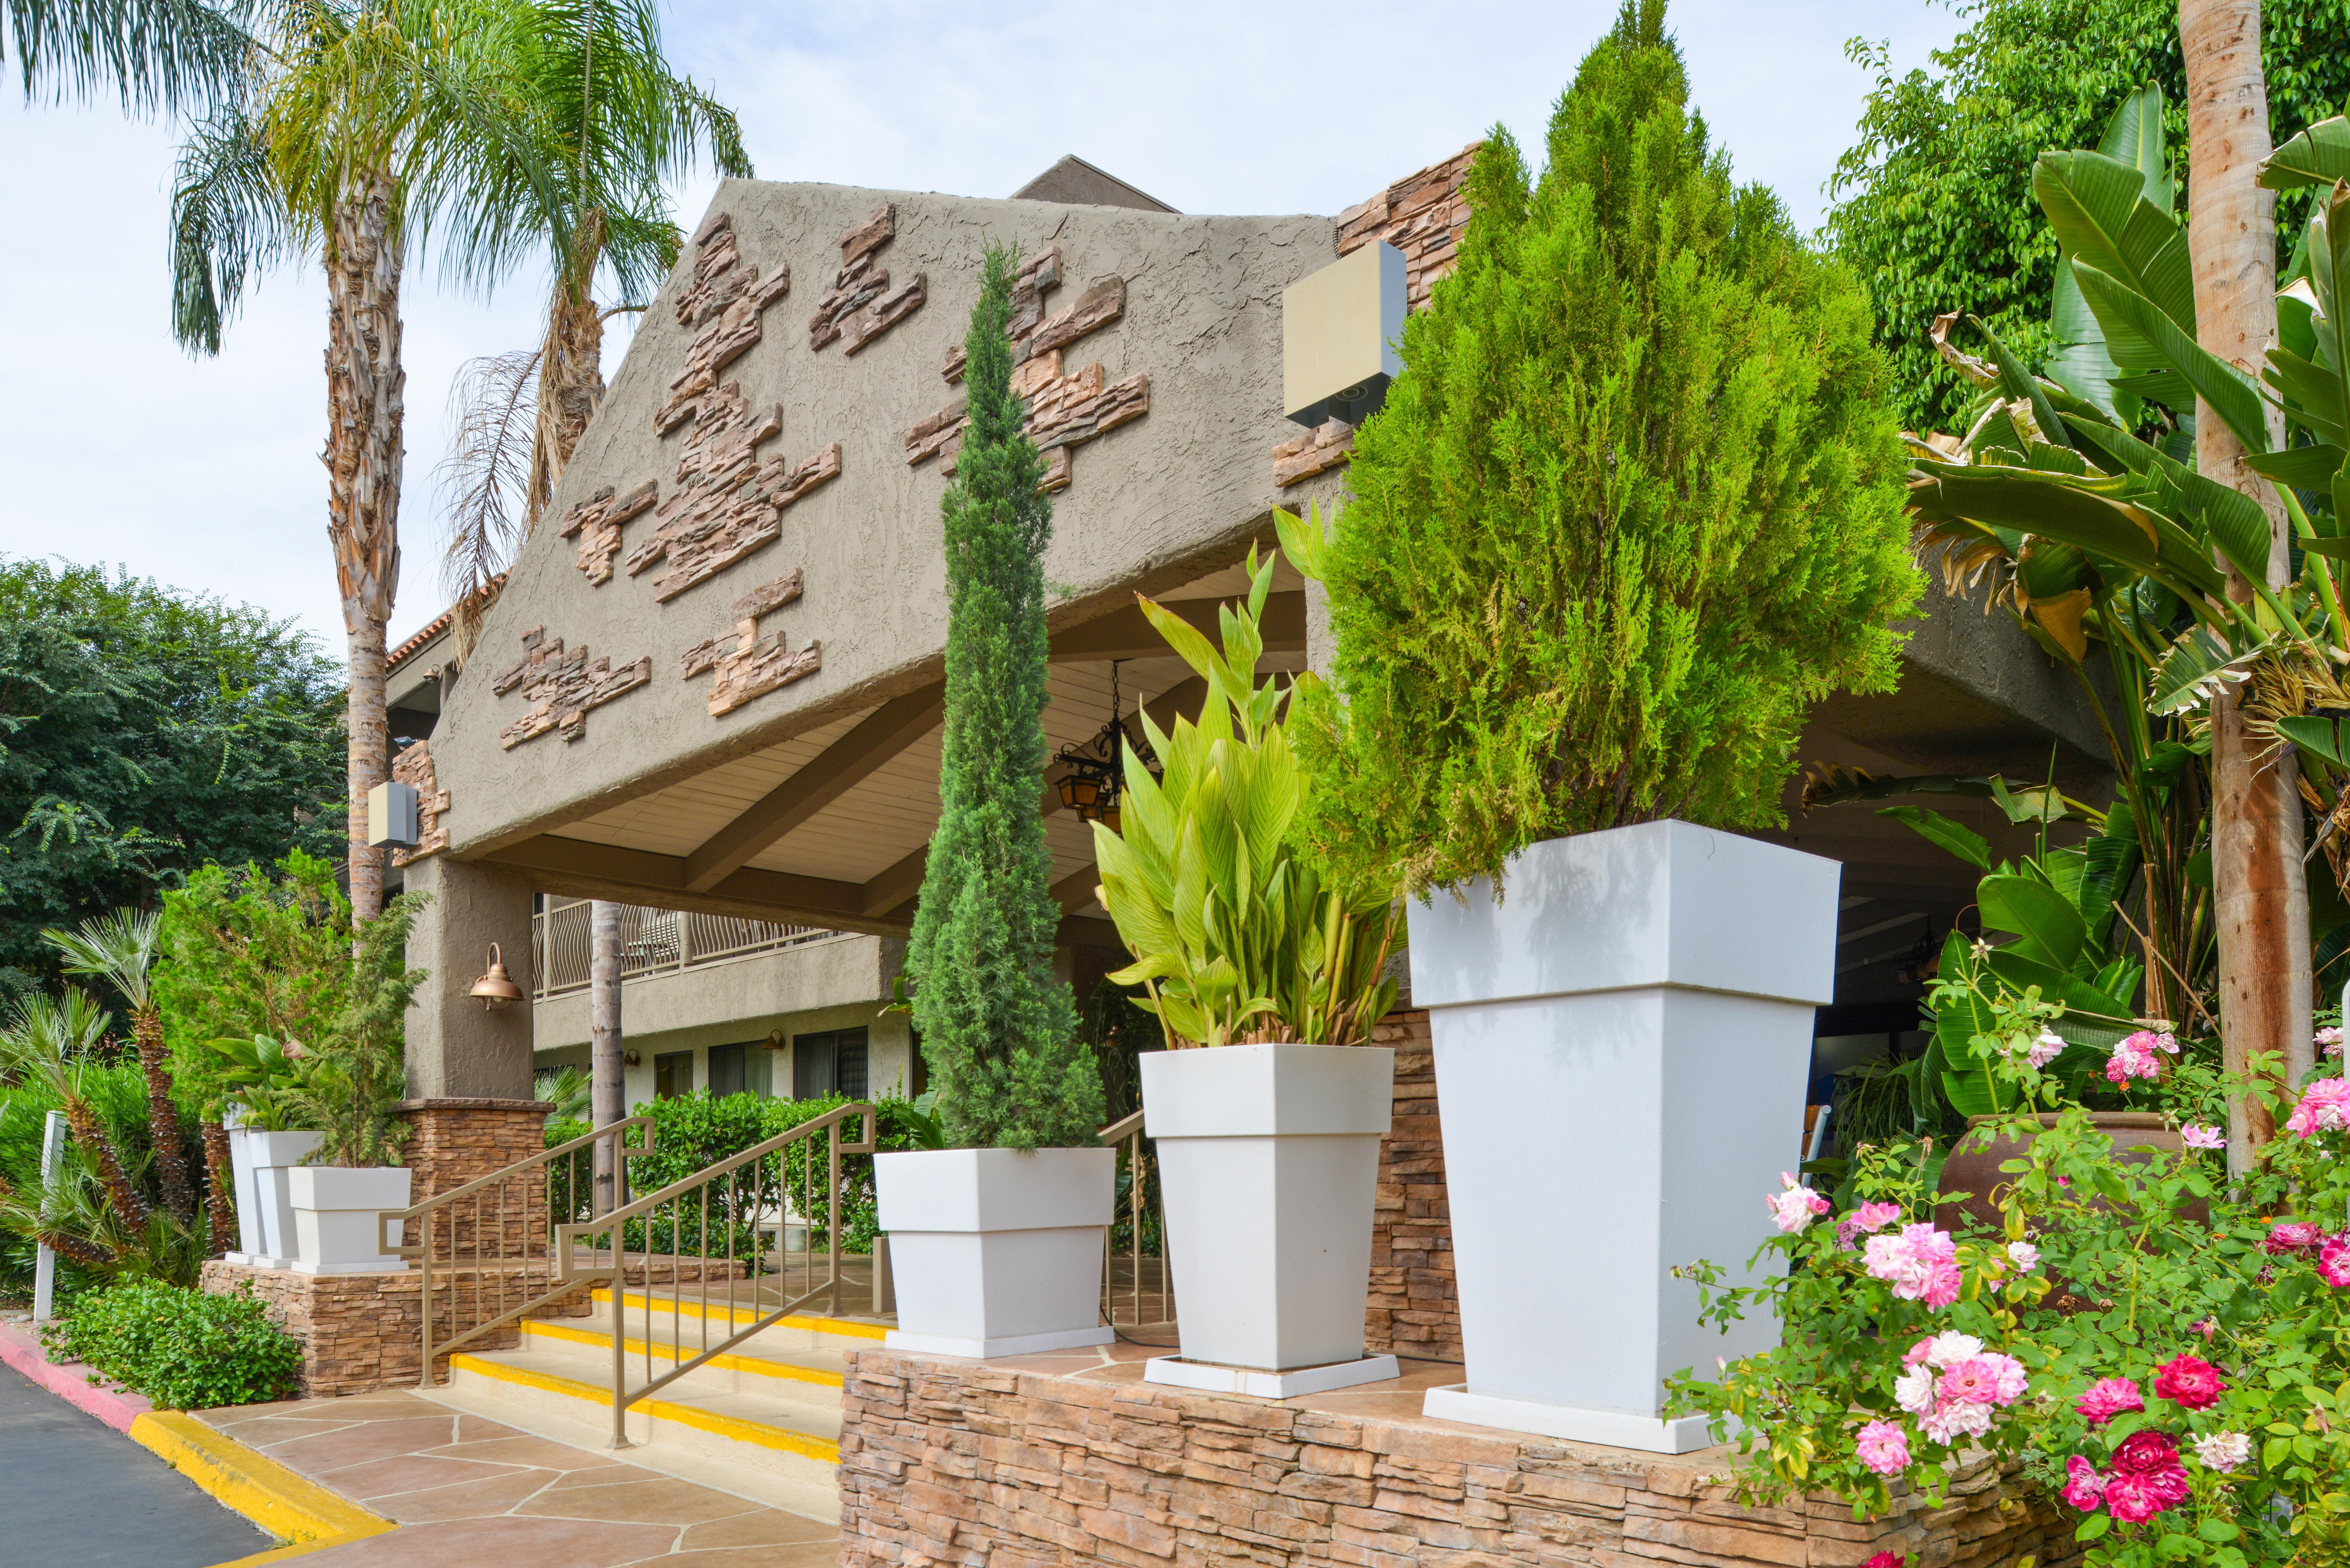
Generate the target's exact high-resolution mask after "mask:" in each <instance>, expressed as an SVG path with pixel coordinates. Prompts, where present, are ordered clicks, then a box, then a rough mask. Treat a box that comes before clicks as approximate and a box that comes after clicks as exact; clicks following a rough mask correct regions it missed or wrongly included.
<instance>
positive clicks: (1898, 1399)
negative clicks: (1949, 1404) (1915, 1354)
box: [1893, 1366, 1934, 1416]
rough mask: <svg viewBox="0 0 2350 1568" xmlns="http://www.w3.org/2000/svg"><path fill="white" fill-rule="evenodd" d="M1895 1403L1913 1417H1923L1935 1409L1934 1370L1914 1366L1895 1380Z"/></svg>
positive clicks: (1928, 1367) (1927, 1367)
mask: <svg viewBox="0 0 2350 1568" xmlns="http://www.w3.org/2000/svg"><path fill="white" fill-rule="evenodd" d="M1893 1402H1894V1403H1895V1404H1897V1405H1898V1406H1900V1407H1902V1408H1903V1409H1904V1410H1907V1411H1908V1412H1909V1413H1910V1414H1911V1415H1912V1416H1923V1415H1925V1414H1926V1413H1927V1412H1928V1411H1929V1410H1931V1409H1932V1408H1933V1407H1934V1369H1933V1368H1932V1367H1930V1366H1913V1367H1911V1368H1910V1369H1909V1370H1908V1371H1907V1372H1905V1373H1903V1374H1902V1375H1901V1376H1898V1377H1897V1378H1895V1379H1894V1380H1893Z"/></svg>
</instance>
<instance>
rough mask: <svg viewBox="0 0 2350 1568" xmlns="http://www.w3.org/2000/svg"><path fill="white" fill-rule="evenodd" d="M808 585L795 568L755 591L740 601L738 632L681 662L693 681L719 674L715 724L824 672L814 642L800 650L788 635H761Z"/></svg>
mask: <svg viewBox="0 0 2350 1568" xmlns="http://www.w3.org/2000/svg"><path fill="white" fill-rule="evenodd" d="M802 580H803V576H802V573H801V571H800V569H799V568H798V567H797V566H794V567H793V568H792V569H791V570H790V571H788V572H785V574H784V575H783V576H780V577H777V578H776V579H775V581H773V582H771V583H763V584H761V585H760V586H759V587H755V588H754V589H752V590H751V591H750V592H749V593H747V594H744V595H743V597H741V598H739V599H736V600H735V601H734V607H733V611H732V614H733V618H734V629H733V630H732V631H729V632H723V633H721V634H720V635H719V636H717V637H713V638H711V639H708V640H706V641H703V642H697V643H695V644H694V645H693V646H692V647H691V648H689V649H686V650H685V652H684V653H683V654H682V655H681V656H680V657H679V659H678V672H679V673H680V674H681V675H682V676H683V677H684V678H685V679H686V680H692V679H693V678H694V677H695V676H697V675H701V674H703V673H704V672H706V671H711V670H715V671H716V672H717V673H716V676H715V678H714V679H713V680H712V681H711V685H710V716H711V717H712V718H713V719H715V718H717V717H718V716H719V715H720V714H721V713H731V712H733V711H734V710H735V709H737V708H740V707H741V706H743V703H745V702H748V701H751V699H752V698H754V697H759V696H764V694H766V693H767V692H770V691H774V690H775V688H776V687H778V686H785V685H789V684H790V683H791V682H792V681H795V680H799V679H800V678H801V677H803V676H806V675H813V674H815V673H816V671H817V670H821V669H823V668H824V647H823V645H822V644H821V643H818V642H816V641H815V640H814V639H811V640H810V641H809V643H808V645H807V646H806V648H799V649H795V648H794V647H792V645H791V639H790V638H788V637H787V636H786V635H785V634H784V633H783V632H780V631H777V632H773V633H770V634H769V635H768V636H766V637H764V638H763V637H761V636H760V635H759V618H761V617H762V616H765V615H768V614H771V613H773V612H774V611H775V610H779V609H781V608H783V607H785V605H787V604H790V603H791V602H792V601H793V600H795V599H796V598H798V597H800V585H801V582H802Z"/></svg>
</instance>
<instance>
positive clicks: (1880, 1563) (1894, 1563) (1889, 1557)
mask: <svg viewBox="0 0 2350 1568" xmlns="http://www.w3.org/2000/svg"><path fill="white" fill-rule="evenodd" d="M1908 1561H1909V1559H1908V1558H1907V1557H1904V1556H1902V1555H1901V1553H1899V1552H1878V1553H1877V1555H1876V1556H1874V1557H1872V1558H1870V1559H1869V1560H1868V1561H1867V1562H1866V1563H1862V1564H1861V1565H1860V1568H1903V1564H1905V1563H1908Z"/></svg>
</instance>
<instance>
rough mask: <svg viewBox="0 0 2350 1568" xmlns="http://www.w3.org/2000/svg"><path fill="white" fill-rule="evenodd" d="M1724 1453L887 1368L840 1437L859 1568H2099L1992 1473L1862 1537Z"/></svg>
mask: <svg viewBox="0 0 2350 1568" xmlns="http://www.w3.org/2000/svg"><path fill="white" fill-rule="evenodd" d="M1726 1468H1727V1460H1726V1459H1725V1457H1724V1451H1723V1450H1721V1449H1715V1450H1712V1451H1711V1452H1710V1453H1706V1454H1698V1455H1688V1456H1681V1457H1675V1458H1668V1457H1665V1456H1662V1455H1655V1454H1643V1453H1638V1452H1635V1451H1633V1450H1630V1449H1602V1448H1592V1447H1584V1446H1580V1445H1572V1444H1565V1443H1559V1442H1554V1441H1551V1440H1549V1439H1547V1438H1523V1437H1519V1436H1517V1435H1514V1434H1510V1433H1503V1432H1493V1431H1482V1430H1478V1429H1472V1428H1464V1427H1459V1426H1452V1425H1449V1424H1446V1423H1443V1422H1432V1421H1428V1420H1426V1419H1424V1418H1418V1417H1402V1418H1385V1417H1374V1416H1361V1415H1354V1414H1333V1413H1329V1412H1326V1411H1324V1410H1317V1409H1314V1408H1308V1407H1301V1405H1300V1404H1299V1403H1297V1402H1290V1403H1281V1402H1275V1401H1271V1400H1258V1399H1249V1398H1243V1397H1235V1396H1230V1395H1206V1394H1193V1393H1190V1392H1187V1391H1184V1390H1180V1389H1174V1388H1167V1387H1159V1386H1152V1385H1149V1384H1146V1383H1141V1382H1139V1381H1126V1382H1107V1381H1097V1380H1094V1379H1090V1378H1079V1377H1065V1376H1048V1375H1041V1374H1036V1373H1024V1372H1017V1371H1014V1370H1011V1369H1009V1368H1006V1367H1003V1366H990V1365H988V1364H987V1363H984V1362H972V1361H963V1360H955V1359H948V1358H931V1357H926V1356H920V1355H912V1354H910V1353H907V1352H902V1351H889V1350H866V1351H860V1352H858V1354H857V1355H855V1356H854V1357H853V1358H852V1360H851V1364H850V1369H849V1373H848V1381H847V1390H846V1398H845V1400H844V1402H843V1408H842V1422H841V1433H840V1536H841V1540H840V1568H928V1565H930V1564H935V1563H956V1564H971V1565H973V1568H977V1565H981V1564H984V1565H985V1568H1045V1565H1046V1564H1052V1565H1054V1568H1150V1565H1152V1564H1158V1563H1184V1564H1193V1563H1232V1564H1239V1563H1261V1564H1264V1565H1265V1568H1307V1565H1309V1564H1311V1565H1319V1564H1334V1565H1335V1564H1345V1565H1346V1568H1493V1565H1497V1564H1501V1563H1532V1564H1560V1565H1565V1564H1573V1565H1575V1568H1594V1565H1600V1568H1632V1565H1634V1564H1638V1563H1681V1564H1689V1565H1690V1568H1721V1565H1727V1564H1742V1563H1765V1564H1771V1565H1772V1568H1848V1565H1850V1564H1855V1563H1861V1562H1864V1561H1866V1559H1867V1558H1868V1557H1870V1556H1871V1555H1873V1554H1874V1553H1876V1552H1898V1553H1901V1554H1903V1555H1904V1556H1905V1557H1906V1558H1907V1559H1908V1562H1909V1563H1911V1564H1912V1565H1913V1568H1990V1565H1991V1564H1994V1563H2012V1562H2013V1561H2014V1560H2015V1559H2016V1558H2017V1557H2019V1556H2021V1555H2022V1554H2023V1553H2026V1552H2031V1553H2034V1554H2036V1555H2037V1557H2038V1559H2039V1561H2040V1563H2043V1564H2044V1565H2046V1568H2068V1565H2069V1564H2071V1563H2077V1562H2078V1561H2079V1557H2080V1554H2079V1549H2078V1548H2077V1547H2075V1546H2074V1544H2073V1542H2072V1539H2071V1536H2072V1529H2071V1525H2070V1523H2069V1522H2068V1521H2065V1520H2064V1519H2063V1518H2061V1517H2059V1515H2058V1513H2057V1511H2055V1510H2054V1509H2053V1508H2051V1507H2049V1506H2046V1505H2045V1504H2039V1503H2033V1504H2026V1503H2023V1502H2020V1501H2012V1499H2011V1498H2010V1496H2009V1494H2008V1493H2007V1492H2005V1491H2003V1490H2002V1486H2001V1484H2000V1476H1999V1474H1998V1472H1997V1471H1996V1470H1995V1469H1993V1468H1992V1467H1991V1464H1990V1463H1989V1462H1988V1461H1984V1462H1980V1463H1978V1464H1976V1465H1975V1466H1972V1467H1970V1468H1969V1469H1966V1470H1964V1471H1963V1472H1961V1473H1960V1475H1959V1476H1958V1477H1957V1478H1956V1480H1955V1483H1954V1485H1953V1486H1952V1488H1951V1493H1950V1500H1949V1502H1948V1504H1947V1506H1944V1507H1940V1508H1933V1507H1929V1506H1928V1505H1927V1504H1926V1503H1925V1502H1924V1501H1923V1500H1921V1499H1919V1498H1918V1497H1916V1496H1915V1495H1912V1494H1909V1493H1908V1492H1907V1491H1906V1490H1905V1491H1903V1492H1901V1493H1898V1494H1897V1495H1896V1497H1895V1500H1894V1504H1893V1508H1892V1510H1891V1511H1889V1512H1888V1513H1887V1515H1886V1517H1884V1518H1882V1519H1879V1520H1875V1521H1869V1522H1866V1523H1856V1522H1855V1521H1854V1520H1853V1517H1852V1511H1851V1510H1850V1509H1849V1508H1846V1507H1844V1506H1842V1505H1840V1504H1838V1503H1837V1502H1835V1501H1834V1500H1833V1499H1829V1498H1814V1499H1811V1500H1808V1501H1803V1502H1801V1503H1799V1504H1797V1505H1795V1506H1792V1507H1786V1508H1761V1507H1749V1506H1742V1505H1741V1504H1740V1503H1738V1502H1737V1501H1734V1500H1733V1499H1732V1497H1731V1493H1730V1490H1729V1489H1728V1488H1727V1487H1725V1486H1723V1485H1721V1484H1720V1483H1719V1481H1718V1480H1716V1479H1715V1478H1716V1477H1717V1476H1718V1475H1719V1473H1720V1472H1721V1471H1722V1470H1723V1469H1726Z"/></svg>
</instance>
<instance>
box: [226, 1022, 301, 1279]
mask: <svg viewBox="0 0 2350 1568" xmlns="http://www.w3.org/2000/svg"><path fill="white" fill-rule="evenodd" d="M208 1044H209V1051H210V1054H211V1057H212V1060H213V1064H214V1065H215V1075H216V1080H217V1082H218V1084H219V1085H220V1086H221V1092H222V1103H221V1108H220V1116H221V1121H222V1123H223V1125H224V1126H225V1127H227V1129H228V1148H229V1168H230V1171H231V1174H232V1176H233V1177H234V1182H235V1192H236V1228H237V1250H236V1251H233V1252H230V1253H228V1254H226V1256H227V1259H228V1261H229V1262H232V1263H244V1264H247V1265H249V1266H251V1267H253V1268H256V1269H284V1268H289V1267H291V1266H292V1264H293V1260H294V1193H293V1188H292V1178H291V1172H292V1170H293V1168H295V1167H296V1166H298V1165H301V1164H303V1163H304V1162H305V1161H307V1159H309V1158H310V1157H311V1155H312V1154H313V1153H315V1152H316V1151H317V1147H318V1145H319V1143H320V1142H321V1141H322V1140H323V1139H324V1138H325V1137H326V1135H325V1134H324V1133H320V1132H316V1131H312V1130H310V1129H308V1128H307V1127H298V1126H296V1125H295V1123H294V1122H293V1121H292V1119H291V1117H292V1115H293V1113H292V1112H291V1111H290V1110H289V1109H288V1106H287V1105H286V1096H287V1094H288V1092H289V1091H291V1090H292V1089H293V1088H294V1087H295V1085H296V1082H297V1069H296V1064H297V1062H298V1061H299V1060H300V1058H301V1055H302V1047H301V1044H300V1042H298V1041H290V1040H289V1041H282V1042H281V1041H277V1040H273V1039H271V1038H270V1037H269V1036H268V1035H266V1034H255V1036H254V1037H253V1038H252V1039H250V1040H234V1039H218V1040H213V1041H211V1042H209V1043H208Z"/></svg>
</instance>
